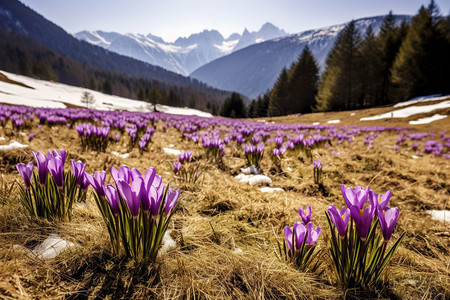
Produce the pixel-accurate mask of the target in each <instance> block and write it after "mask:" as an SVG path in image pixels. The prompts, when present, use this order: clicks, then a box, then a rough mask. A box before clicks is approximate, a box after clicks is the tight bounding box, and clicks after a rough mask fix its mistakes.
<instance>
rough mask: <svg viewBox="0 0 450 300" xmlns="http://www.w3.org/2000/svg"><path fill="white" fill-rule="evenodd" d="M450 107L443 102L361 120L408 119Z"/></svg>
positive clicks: (446, 102)
mask: <svg viewBox="0 0 450 300" xmlns="http://www.w3.org/2000/svg"><path fill="white" fill-rule="evenodd" d="M449 107H450V101H443V102H440V103H437V104H431V105H422V106H410V107H406V108H402V109H398V110H394V111H391V112H387V113H384V114H380V115H376V116H373V117H366V118H361V119H359V120H360V121H373V120H380V119H387V118H407V117H410V116H412V115H416V114H421V113H428V112H432V111H434V110H437V109H445V108H449Z"/></svg>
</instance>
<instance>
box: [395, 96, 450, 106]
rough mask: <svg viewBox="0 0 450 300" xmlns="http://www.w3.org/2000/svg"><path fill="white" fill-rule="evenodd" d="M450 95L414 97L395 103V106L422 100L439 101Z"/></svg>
mask: <svg viewBox="0 0 450 300" xmlns="http://www.w3.org/2000/svg"><path fill="white" fill-rule="evenodd" d="M449 97H450V95H447V96H442V95H429V96H421V97H416V98H412V99H410V100H407V101H404V102H400V103H397V104H395V105H394V107H402V106H407V105H411V104H416V103H420V102H430V101H439V100H444V99H445V98H449Z"/></svg>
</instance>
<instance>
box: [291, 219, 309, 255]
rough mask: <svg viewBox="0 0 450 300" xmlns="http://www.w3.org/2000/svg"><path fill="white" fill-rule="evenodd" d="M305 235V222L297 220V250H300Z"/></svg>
mask: <svg viewBox="0 0 450 300" xmlns="http://www.w3.org/2000/svg"><path fill="white" fill-rule="evenodd" d="M308 224H309V223H308ZM305 235H306V228H305V224H303V222H296V223H295V224H294V238H295V250H296V251H300V249H301V247H302V244H303V241H304V240H305Z"/></svg>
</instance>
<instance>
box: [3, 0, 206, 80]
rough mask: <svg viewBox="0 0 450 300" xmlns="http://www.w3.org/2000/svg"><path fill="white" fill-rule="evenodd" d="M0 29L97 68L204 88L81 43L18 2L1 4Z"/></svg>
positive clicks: (163, 71)
mask: <svg viewBox="0 0 450 300" xmlns="http://www.w3.org/2000/svg"><path fill="white" fill-rule="evenodd" d="M0 28H3V29H5V30H8V31H11V32H13V33H15V34H18V35H21V36H24V37H27V38H29V39H32V40H35V41H38V42H40V43H42V44H44V45H45V46H47V47H49V48H51V49H53V50H56V51H58V52H60V53H62V54H65V55H67V56H69V57H72V58H74V59H76V60H79V61H81V62H84V63H87V64H89V65H91V66H94V67H97V68H100V69H104V70H110V71H116V72H120V73H123V74H125V75H128V76H133V77H139V78H147V79H152V80H158V81H161V82H165V83H169V84H175V85H179V86H185V87H191V88H194V89H206V87H205V86H204V85H201V84H199V83H198V82H196V81H195V80H191V79H190V78H187V77H184V76H180V75H179V74H176V73H173V72H169V71H167V70H164V69H163V68H161V67H157V66H153V65H149V64H145V63H143V62H141V61H138V60H136V59H132V58H129V57H125V56H122V55H118V54H116V53H113V52H109V51H107V50H105V49H103V48H100V47H97V46H94V45H91V44H88V43H85V42H81V41H79V40H77V39H76V38H74V37H73V36H72V35H70V34H68V33H67V32H66V31H64V30H63V29H62V28H61V27H59V26H57V25H55V24H54V23H52V22H50V21H48V20H46V19H45V18H44V17H42V16H41V15H39V14H37V13H36V12H35V11H33V10H31V9H30V8H28V7H27V6H25V5H23V4H22V3H20V2H19V1H17V0H2V1H0Z"/></svg>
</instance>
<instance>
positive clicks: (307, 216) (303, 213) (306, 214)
mask: <svg viewBox="0 0 450 300" xmlns="http://www.w3.org/2000/svg"><path fill="white" fill-rule="evenodd" d="M298 214H299V215H300V217H301V218H302V220H303V222H304V223H305V224H308V223H309V222H311V206H309V205H308V207H307V208H306V209H305V210H303V208H301V207H300V208H299V209H298Z"/></svg>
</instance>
